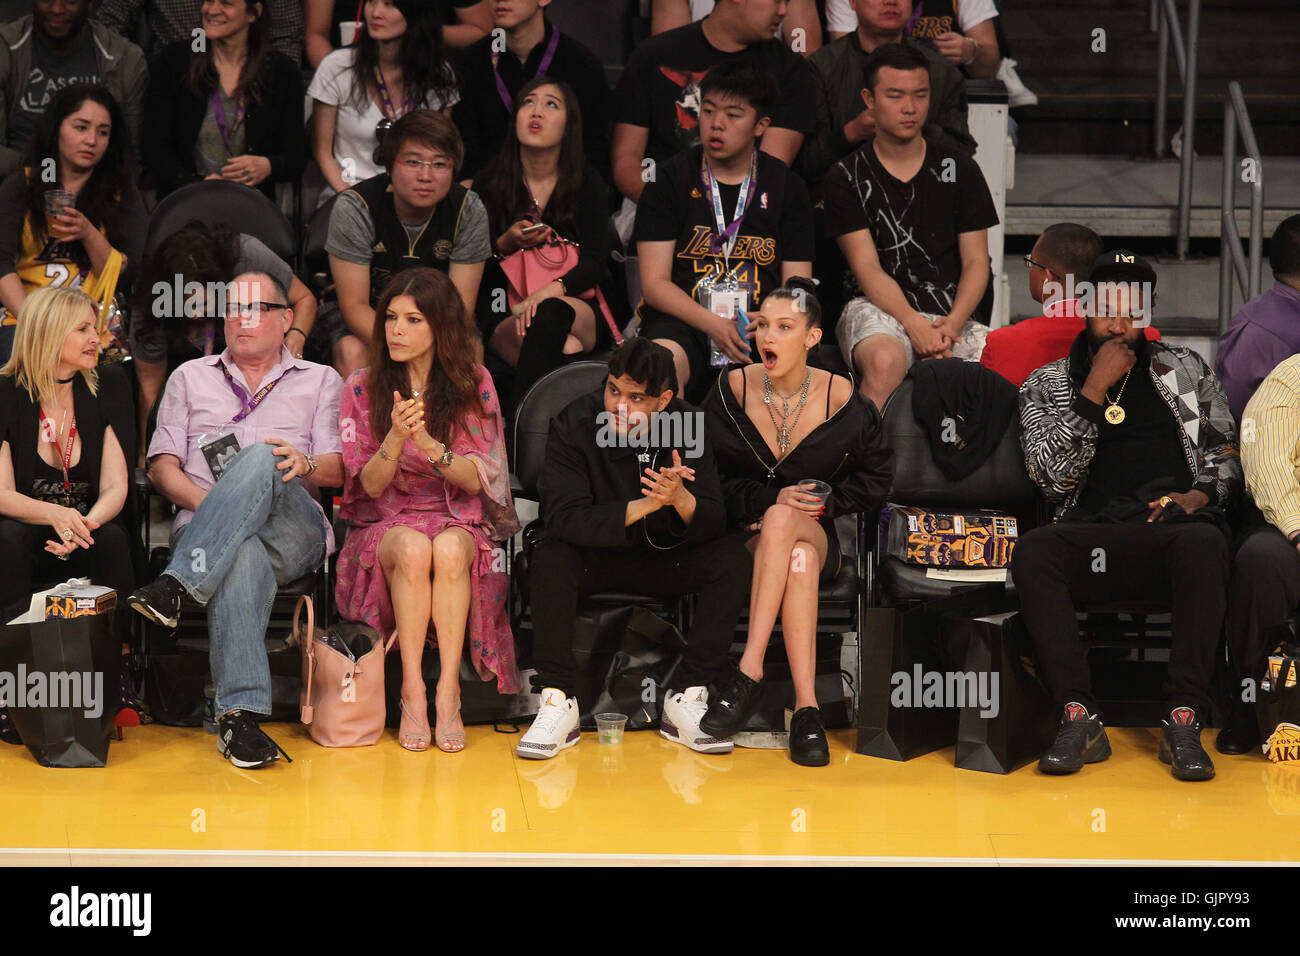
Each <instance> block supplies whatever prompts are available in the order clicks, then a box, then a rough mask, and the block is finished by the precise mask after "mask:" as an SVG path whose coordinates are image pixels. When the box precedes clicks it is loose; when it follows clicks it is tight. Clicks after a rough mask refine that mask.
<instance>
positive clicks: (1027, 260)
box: [1025, 252, 1052, 272]
mask: <svg viewBox="0 0 1300 956" xmlns="http://www.w3.org/2000/svg"><path fill="white" fill-rule="evenodd" d="M1030 255H1031V253H1028V252H1026V253H1025V268H1026V269H1032V268H1033V267H1034V266H1038V268H1040V269H1042V270H1043V271H1044V272H1051V271H1052V270H1051V269H1049V268H1048V267H1047V266H1045V265H1043V264H1042V263H1041V262H1035V261H1034V260H1033V259H1031V258H1030Z"/></svg>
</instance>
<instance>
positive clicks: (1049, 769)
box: [1038, 701, 1110, 774]
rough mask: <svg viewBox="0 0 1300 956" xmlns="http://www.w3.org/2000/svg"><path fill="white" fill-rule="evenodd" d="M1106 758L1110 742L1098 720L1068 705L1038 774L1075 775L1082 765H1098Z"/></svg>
mask: <svg viewBox="0 0 1300 956" xmlns="http://www.w3.org/2000/svg"><path fill="white" fill-rule="evenodd" d="M1109 756H1110V740H1109V739H1107V737H1106V728H1105V727H1103V726H1102V725H1101V718H1100V717H1094V716H1093V715H1092V714H1090V713H1088V708H1087V707H1085V706H1083V704H1080V703H1078V702H1077V701H1070V702H1069V703H1068V704H1066V705H1065V707H1064V709H1063V710H1062V713H1061V729H1060V730H1058V731H1057V732H1056V739H1055V740H1054V741H1052V746H1050V747H1048V748H1047V752H1046V753H1044V754H1043V756H1042V757H1041V758H1039V761H1038V769H1039V770H1040V771H1041V772H1042V773H1055V774H1061V773H1077V772H1078V771H1079V770H1081V769H1083V765H1084V764H1086V763H1100V762H1101V761H1103V760H1105V759H1106V758H1107V757H1109Z"/></svg>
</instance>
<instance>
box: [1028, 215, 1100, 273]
mask: <svg viewBox="0 0 1300 956" xmlns="http://www.w3.org/2000/svg"><path fill="white" fill-rule="evenodd" d="M1038 241H1039V243H1041V245H1040V246H1039V255H1040V256H1042V258H1043V259H1045V260H1046V262H1045V263H1044V265H1046V266H1048V267H1050V268H1051V270H1052V271H1053V272H1055V273H1056V274H1058V275H1060V276H1067V275H1072V276H1074V278H1075V281H1076V282H1082V281H1084V280H1085V279H1087V277H1088V273H1090V272H1091V271H1092V264H1093V263H1094V262H1095V261H1096V260H1097V257H1098V256H1100V255H1101V254H1102V253H1103V252H1105V251H1106V246H1105V245H1104V244H1103V243H1102V241H1101V236H1099V235H1097V234H1096V233H1095V232H1093V231H1092V230H1091V229H1089V228H1088V227H1087V226H1081V225H1079V224H1078V223H1077V222H1058V223H1053V224H1052V225H1050V226H1048V227H1047V228H1046V229H1044V230H1043V234H1042V236H1041V237H1040V238H1039V240H1038Z"/></svg>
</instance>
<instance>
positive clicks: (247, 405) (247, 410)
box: [217, 362, 284, 425]
mask: <svg viewBox="0 0 1300 956" xmlns="http://www.w3.org/2000/svg"><path fill="white" fill-rule="evenodd" d="M217 364H218V365H220V366H221V374H222V375H224V376H226V382H227V383H228V384H229V385H230V390H231V391H232V392H234V393H235V398H237V399H239V403H240V405H242V406H243V407H242V408H241V409H240V410H239V414H238V415H236V416H235V417H234V418H232V419H231V420H230V424H232V425H238V424H239V423H240V422H242V421H243V420H244V419H245V418H247V417H248V416H249V415H251V414H253V409H255V408H257V406H258V405H261V404H262V399H264V398H266V396H268V395H270V394H271V389H273V388H275V386H276V385H278V384H280V379H279V378H277V379H275V380H274V381H272V382H267V383H266V384H265V385H263V386H262V387H261V388H259V389H258V390H257V394H256V395H254V396H253V397H252V398H251V399H250V398H249V397H248V390H247V389H245V388H244V386H242V385H240V384H239V383H238V382H236V381H235V379H234V377H233V376H231V374H230V369H228V368H226V363H225V362H218V363H217ZM283 377H284V376H283V375H282V376H280V378H283Z"/></svg>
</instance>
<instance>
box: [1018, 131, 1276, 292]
mask: <svg viewBox="0 0 1300 956" xmlns="http://www.w3.org/2000/svg"><path fill="white" fill-rule="evenodd" d="M1220 148H1221V147H1220ZM1199 152H1201V151H1200V150H1198V153H1199ZM1263 171H1264V180H1263V181H1264V235H1265V238H1267V237H1268V236H1269V235H1271V234H1272V232H1273V230H1274V229H1275V228H1277V225H1278V223H1280V222H1281V221H1282V220H1283V219H1285V218H1286V217H1287V216H1290V215H1294V214H1295V213H1298V212H1300V157H1292V156H1279V157H1274V156H1267V155H1266V156H1265V157H1264V164H1263ZM1178 174H1179V164H1178V161H1177V160H1175V159H1165V160H1132V159H1123V158H1120V157H1113V156H1072V155H1026V154H1024V153H1019V152H1018V153H1017V155H1016V166H1015V181H1014V186H1013V188H1011V189H1009V190H1008V191H1007V222H1006V227H1007V235H1008V236H1037V235H1038V234H1039V233H1040V232H1042V231H1043V229H1044V228H1046V227H1047V226H1049V225H1051V224H1052V223H1054V222H1078V223H1082V224H1083V225H1086V226H1088V227H1090V228H1092V229H1094V230H1096V231H1097V232H1098V233H1099V234H1100V235H1102V236H1104V237H1105V238H1106V239H1107V241H1108V242H1109V241H1111V240H1112V239H1120V238H1123V237H1133V236H1148V237H1150V236H1157V237H1158V236H1173V235H1174V234H1175V233H1176V232H1177V216H1178ZM1221 176H1222V159H1221V157H1218V156H1205V155H1203V154H1202V155H1201V157H1200V158H1199V159H1197V160H1196V162H1195V163H1194V164H1193V171H1192V223H1191V226H1192V229H1191V234H1192V236H1194V237H1202V238H1217V237H1218V236H1219V233H1220V224H1219V215H1220V214H1219V198H1220V190H1221V189H1222V181H1221ZM1249 202H1250V197H1249V189H1248V187H1247V186H1245V185H1239V186H1238V193H1237V204H1238V206H1237V229H1238V231H1239V232H1240V233H1241V235H1242V236H1243V237H1244V236H1247V235H1248V233H1249V221H1250V219H1249ZM1013 314H1014V313H1013Z"/></svg>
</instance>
